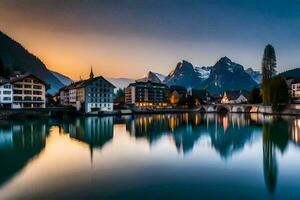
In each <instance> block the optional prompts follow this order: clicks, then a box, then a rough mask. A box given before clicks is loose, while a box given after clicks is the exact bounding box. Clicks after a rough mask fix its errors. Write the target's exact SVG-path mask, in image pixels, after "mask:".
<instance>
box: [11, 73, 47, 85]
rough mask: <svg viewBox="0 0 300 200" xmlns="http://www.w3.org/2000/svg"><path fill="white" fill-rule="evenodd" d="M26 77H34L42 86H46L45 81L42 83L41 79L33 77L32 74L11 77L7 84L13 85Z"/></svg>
mask: <svg viewBox="0 0 300 200" xmlns="http://www.w3.org/2000/svg"><path fill="white" fill-rule="evenodd" d="M27 77H34V78H36V79H38V80H39V81H40V82H41V83H43V84H44V85H47V83H46V82H45V81H43V80H42V79H40V78H38V77H37V76H35V75H33V74H23V75H19V76H16V77H12V78H11V79H10V80H9V82H10V83H15V82H18V81H20V80H23V79H24V78H27Z"/></svg>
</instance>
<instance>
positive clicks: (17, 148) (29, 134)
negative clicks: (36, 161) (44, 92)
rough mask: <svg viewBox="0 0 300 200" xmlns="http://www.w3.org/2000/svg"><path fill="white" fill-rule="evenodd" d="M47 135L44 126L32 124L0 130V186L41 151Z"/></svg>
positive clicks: (10, 126) (46, 129) (11, 126)
mask: <svg viewBox="0 0 300 200" xmlns="http://www.w3.org/2000/svg"><path fill="white" fill-rule="evenodd" d="M47 133H48V128H47V126H46V125H45V124H41V123H34V122H27V123H24V124H17V125H9V126H6V127H5V128H0V160H1V161H0V163H1V164H0V185H2V184H3V183H4V182H6V181H7V180H9V179H10V178H11V177H12V176H14V175H15V174H16V173H17V172H18V171H19V170H21V169H22V168H23V167H24V166H26V164H27V163H28V161H29V160H31V159H32V158H33V157H35V156H36V155H38V154H39V153H40V152H41V151H42V149H43V148H44V147H45V141H46V135H47Z"/></svg>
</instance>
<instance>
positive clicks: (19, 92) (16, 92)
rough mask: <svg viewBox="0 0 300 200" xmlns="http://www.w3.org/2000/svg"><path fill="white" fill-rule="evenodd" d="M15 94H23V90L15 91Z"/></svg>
mask: <svg viewBox="0 0 300 200" xmlns="http://www.w3.org/2000/svg"><path fill="white" fill-rule="evenodd" d="M14 94H22V90H14Z"/></svg>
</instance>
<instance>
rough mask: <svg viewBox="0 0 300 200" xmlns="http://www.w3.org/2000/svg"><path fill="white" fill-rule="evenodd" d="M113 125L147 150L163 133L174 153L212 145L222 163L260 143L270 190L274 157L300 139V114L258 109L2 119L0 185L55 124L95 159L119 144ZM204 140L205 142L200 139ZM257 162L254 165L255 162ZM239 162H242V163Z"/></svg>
mask: <svg viewBox="0 0 300 200" xmlns="http://www.w3.org/2000/svg"><path fill="white" fill-rule="evenodd" d="M116 126H123V127H124V128H126V131H127V132H126V134H128V135H129V136H130V138H132V139H134V140H136V141H139V140H143V141H147V143H146V145H148V146H149V147H150V153H151V149H152V148H155V146H156V145H160V143H159V142H160V141H165V139H166V138H167V141H168V142H169V143H168V144H171V145H172V146H173V147H175V148H176V150H177V154H178V155H184V156H189V155H193V154H195V152H197V151H195V148H198V149H213V150H214V151H215V152H216V153H217V154H216V155H217V156H215V155H212V156H213V158H211V159H220V160H221V161H222V162H223V161H224V160H225V161H226V162H225V163H227V162H231V161H232V160H234V158H238V159H241V158H239V157H238V156H236V155H239V153H238V152H243V151H244V150H245V149H247V151H249V149H251V148H252V147H251V145H252V144H253V143H259V144H260V147H261V150H262V151H261V152H260V151H256V152H257V153H260V156H261V157H260V160H259V162H260V165H262V166H263V177H262V178H263V179H264V182H265V187H266V189H267V191H268V192H270V193H274V192H275V191H276V190H277V187H278V182H279V181H280V180H279V178H278V174H279V171H280V168H281V165H282V163H281V162H280V160H279V159H278V157H279V155H278V154H280V156H281V157H282V156H284V155H285V154H286V153H287V152H288V150H289V147H290V145H292V146H293V148H294V147H296V148H298V147H299V144H300V135H299V134H300V119H298V118H297V117H282V118H280V117H274V116H263V115H256V114H255V115H254V114H251V115H243V114H232V115H231V114H229V115H215V114H205V115H203V114H168V115H136V116H127V117H103V118H99V117H85V118H81V117H73V118H66V119H64V120H58V119H50V120H47V121H42V120H41V121H28V122H8V123H1V124H0V159H1V162H0V163H1V165H0V189H1V187H2V185H4V183H7V182H9V181H11V180H13V179H14V177H15V175H16V174H17V173H19V172H21V171H22V169H24V167H25V166H27V164H28V163H29V162H31V161H32V162H33V161H34V158H36V157H37V156H39V155H41V152H42V151H43V149H45V148H47V138H48V137H49V135H50V133H51V129H52V128H53V127H59V133H60V134H64V135H65V134H66V135H68V136H69V138H70V140H73V141H76V142H80V143H83V144H85V145H87V146H88V148H89V151H90V156H91V160H92V161H93V154H94V151H95V150H97V151H98V152H100V151H102V150H103V149H104V147H105V146H108V147H111V148H112V147H113V148H117V147H116V146H112V144H111V143H112V141H114V140H118V137H116V136H115V135H116V134H117V133H118V132H116V129H115V127H116ZM203 141H205V145H204V146H203V143H201V142H203ZM143 145H145V144H144V143H143ZM247 146H248V148H246V147H247ZM128 148H129V147H128ZM62 153H63V151H62ZM164 153H165V152H161V154H164ZM297 155H298V154H297ZM124 156H125V158H126V156H128V155H127V154H126V152H124ZM261 159H262V161H261ZM255 161H256V160H255ZM255 161H254V162H253V164H254V163H255V164H257V165H258V162H255ZM202 162H208V160H203V161H202ZM116 163H117V161H116ZM208 163H209V162H208ZM239 164H240V165H238V166H240V167H241V166H242V165H241V163H239ZM221 167H224V166H220V168H221ZM252 167H253V166H252ZM215 170H216V169H215ZM260 171H261V170H260ZM216 180H217V179H216ZM229 181H230V180H229Z"/></svg>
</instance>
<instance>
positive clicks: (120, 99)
mask: <svg viewBox="0 0 300 200" xmlns="http://www.w3.org/2000/svg"><path fill="white" fill-rule="evenodd" d="M115 102H116V103H125V92H124V89H121V88H119V89H118V90H117V92H116V94H115Z"/></svg>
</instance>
